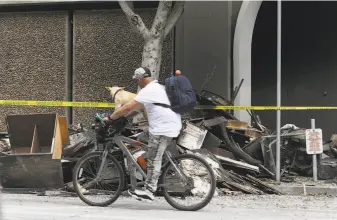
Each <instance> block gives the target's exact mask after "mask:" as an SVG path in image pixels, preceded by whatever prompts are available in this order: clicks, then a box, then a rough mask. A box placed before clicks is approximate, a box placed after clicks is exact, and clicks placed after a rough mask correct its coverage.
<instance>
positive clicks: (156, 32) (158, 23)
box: [151, 0, 172, 37]
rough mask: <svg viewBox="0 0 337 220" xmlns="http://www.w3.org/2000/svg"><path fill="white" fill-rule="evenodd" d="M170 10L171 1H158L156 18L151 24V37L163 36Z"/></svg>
mask: <svg viewBox="0 0 337 220" xmlns="http://www.w3.org/2000/svg"><path fill="white" fill-rule="evenodd" d="M171 8H172V1H166V0H163V1H160V2H159V5H158V9H157V13H156V16H155V18H154V21H153V23H152V28H151V34H152V36H153V37H159V36H161V35H164V34H165V27H166V22H167V17H168V15H169V13H170V11H171Z"/></svg>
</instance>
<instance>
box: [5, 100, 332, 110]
mask: <svg viewBox="0 0 337 220" xmlns="http://www.w3.org/2000/svg"><path fill="white" fill-rule="evenodd" d="M0 105H14V106H48V107H80V108H113V107H115V103H108V102H68V101H33V100H0ZM195 109H210V110H255V111H269V110H337V106H281V107H277V106H221V105H218V106H212V105H209V106H206V105H201V106H197V107H195Z"/></svg>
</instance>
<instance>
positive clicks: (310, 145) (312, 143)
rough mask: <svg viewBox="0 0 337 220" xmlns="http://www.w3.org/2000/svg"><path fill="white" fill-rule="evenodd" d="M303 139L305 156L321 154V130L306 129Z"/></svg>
mask: <svg viewBox="0 0 337 220" xmlns="http://www.w3.org/2000/svg"><path fill="white" fill-rule="evenodd" d="M305 138H306V148H307V154H321V153H323V140H322V129H307V130H306V131H305Z"/></svg>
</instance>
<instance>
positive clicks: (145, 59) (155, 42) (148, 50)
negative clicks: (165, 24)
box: [142, 36, 164, 79]
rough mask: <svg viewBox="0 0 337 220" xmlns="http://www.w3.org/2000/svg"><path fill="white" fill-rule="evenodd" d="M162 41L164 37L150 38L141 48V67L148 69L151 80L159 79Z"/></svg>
mask: <svg viewBox="0 0 337 220" xmlns="http://www.w3.org/2000/svg"><path fill="white" fill-rule="evenodd" d="M163 41H164V36H159V37H157V38H150V39H149V40H147V41H146V42H145V44H144V47H143V55H142V66H143V67H147V68H149V69H150V71H151V74H152V78H153V79H158V78H159V72H160V65H161V59H162V56H161V55H162V48H163Z"/></svg>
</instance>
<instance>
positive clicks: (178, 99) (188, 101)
mask: <svg viewBox="0 0 337 220" xmlns="http://www.w3.org/2000/svg"><path fill="white" fill-rule="evenodd" d="M165 90H166V93H167V96H168V98H169V100H170V102H171V105H170V106H169V105H166V104H161V103H153V104H155V105H159V106H162V107H166V108H170V109H171V110H172V111H174V112H176V113H179V114H183V113H187V112H190V111H192V110H193V109H194V107H195V106H196V105H197V101H196V95H195V92H194V90H193V88H192V85H191V83H190V81H189V80H188V79H187V77H186V76H183V75H181V74H179V75H175V74H172V75H171V76H170V77H169V78H166V79H165Z"/></svg>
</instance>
